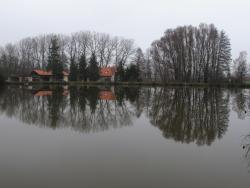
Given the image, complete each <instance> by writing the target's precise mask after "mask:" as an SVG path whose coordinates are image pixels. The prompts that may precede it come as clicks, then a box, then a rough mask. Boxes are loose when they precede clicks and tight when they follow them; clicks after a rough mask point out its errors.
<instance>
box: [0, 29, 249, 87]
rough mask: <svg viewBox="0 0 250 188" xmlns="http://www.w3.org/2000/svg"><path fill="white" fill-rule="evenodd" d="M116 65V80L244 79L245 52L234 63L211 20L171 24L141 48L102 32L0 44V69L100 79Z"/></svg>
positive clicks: (5, 72)
mask: <svg viewBox="0 0 250 188" xmlns="http://www.w3.org/2000/svg"><path fill="white" fill-rule="evenodd" d="M113 65H115V66H116V67H117V75H116V79H117V81H159V82H170V81H171V82H172V81H176V82H215V81H216V82H218V81H228V80H232V78H233V79H234V80H238V81H243V79H244V77H245V76H246V74H247V63H246V53H245V52H242V53H241V55H240V57H239V58H237V59H236V60H235V61H234V66H232V65H233V64H232V60H231V45H230V40H229V38H228V36H227V35H226V33H225V32H224V31H220V30H218V29H217V28H216V27H215V26H214V25H213V24H211V25H206V24H200V26H199V27H193V26H183V27H177V28H176V29H168V30H167V31H166V32H165V33H164V35H163V36H162V37H161V38H160V39H159V40H156V41H154V42H153V43H152V45H151V47H150V48H148V49H147V50H146V52H143V51H142V50H141V49H140V48H138V47H136V45H135V44H134V41H133V40H130V39H124V38H121V37H113V36H110V35H108V34H104V33H95V32H78V33H74V34H72V35H70V36H66V35H54V34H50V35H43V36H38V37H34V38H26V39H23V40H21V41H19V42H18V43H15V44H7V45H6V46H5V47H2V48H0V74H1V75H2V76H4V77H5V78H6V77H8V76H10V75H12V74H20V75H27V74H29V73H30V72H31V71H32V70H33V69H44V70H45V69H47V70H48V69H50V70H52V71H53V72H55V73H60V72H61V69H68V70H70V72H71V75H70V79H71V80H86V79H87V78H89V79H90V80H97V79H98V69H99V68H100V67H108V66H113Z"/></svg>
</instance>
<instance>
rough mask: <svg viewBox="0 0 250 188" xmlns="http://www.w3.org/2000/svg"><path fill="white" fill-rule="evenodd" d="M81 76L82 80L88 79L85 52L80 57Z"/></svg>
mask: <svg viewBox="0 0 250 188" xmlns="http://www.w3.org/2000/svg"><path fill="white" fill-rule="evenodd" d="M78 71H79V74H78V75H79V77H80V80H84V81H86V80H87V76H88V75H87V74H88V72H87V61H86V56H85V54H82V55H81V57H80V59H79V70H78Z"/></svg>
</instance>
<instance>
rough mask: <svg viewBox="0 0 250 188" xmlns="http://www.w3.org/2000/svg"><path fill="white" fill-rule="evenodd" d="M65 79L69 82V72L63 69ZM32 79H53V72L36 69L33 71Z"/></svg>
mask: <svg viewBox="0 0 250 188" xmlns="http://www.w3.org/2000/svg"><path fill="white" fill-rule="evenodd" d="M62 73H63V80H64V81H65V82H68V77H69V73H68V72H66V71H63V72H62ZM31 77H32V81H52V77H53V73H52V71H45V70H40V69H35V70H33V71H32V72H31Z"/></svg>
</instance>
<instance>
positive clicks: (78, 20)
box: [0, 0, 250, 57]
mask: <svg viewBox="0 0 250 188" xmlns="http://www.w3.org/2000/svg"><path fill="white" fill-rule="evenodd" d="M249 20H250V0H0V33H1V35H0V45H4V44H6V43H7V42H16V41H17V40H20V39H22V38H24V37H28V36H36V35H39V34H44V33H51V32H52V33H64V34H70V33H73V32H77V31H80V30H90V31H97V32H105V33H110V34H112V35H117V36H123V37H126V38H131V39H134V40H135V42H136V44H137V45H138V46H140V47H142V48H143V49H146V48H147V47H149V46H150V44H151V42H152V41H153V40H155V39H158V38H160V37H161V36H162V34H163V32H164V31H165V30H166V29H167V28H175V27H176V26H179V25H189V24H192V25H195V26H198V25H199V23H201V22H203V23H214V24H215V25H216V26H217V27H218V28H219V29H223V30H225V31H226V32H227V34H228V35H229V37H230V38H231V42H232V49H233V56H234V57H235V56H236V55H238V53H239V51H241V50H246V51H248V52H249V53H250V23H249Z"/></svg>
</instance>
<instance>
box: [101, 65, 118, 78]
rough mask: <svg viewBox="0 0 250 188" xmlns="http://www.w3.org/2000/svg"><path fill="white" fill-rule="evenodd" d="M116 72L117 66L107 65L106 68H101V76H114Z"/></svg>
mask: <svg viewBox="0 0 250 188" xmlns="http://www.w3.org/2000/svg"><path fill="white" fill-rule="evenodd" d="M115 73H116V68H115V67H106V68H100V76H103V77H112V76H114V75H115Z"/></svg>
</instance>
